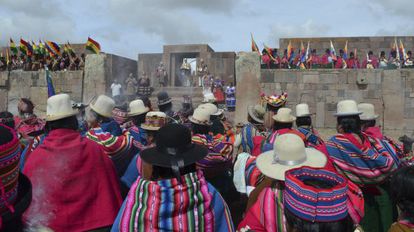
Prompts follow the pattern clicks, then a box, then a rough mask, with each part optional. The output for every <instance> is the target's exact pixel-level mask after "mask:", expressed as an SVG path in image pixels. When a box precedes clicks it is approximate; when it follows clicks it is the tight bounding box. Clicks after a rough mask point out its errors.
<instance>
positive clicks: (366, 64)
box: [362, 51, 379, 69]
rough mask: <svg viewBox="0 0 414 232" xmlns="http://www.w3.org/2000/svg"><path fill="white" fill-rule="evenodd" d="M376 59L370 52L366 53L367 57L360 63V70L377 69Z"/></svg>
mask: <svg viewBox="0 0 414 232" xmlns="http://www.w3.org/2000/svg"><path fill="white" fill-rule="evenodd" d="M378 65H379V63H378V58H377V57H376V56H375V55H374V53H373V52H372V51H369V52H368V57H367V58H366V59H365V60H364V61H363V62H362V68H367V69H376V68H378Z"/></svg>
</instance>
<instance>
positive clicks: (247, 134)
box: [241, 123, 260, 154]
mask: <svg viewBox="0 0 414 232" xmlns="http://www.w3.org/2000/svg"><path fill="white" fill-rule="evenodd" d="M258 135H260V133H259V130H257V129H256V127H255V126H254V125H253V124H251V123H247V124H246V125H245V126H244V127H243V129H242V131H241V146H242V149H243V152H247V153H250V154H251V152H252V151H253V144H254V143H253V137H255V136H258Z"/></svg>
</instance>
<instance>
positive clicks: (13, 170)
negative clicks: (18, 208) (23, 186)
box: [0, 127, 20, 224]
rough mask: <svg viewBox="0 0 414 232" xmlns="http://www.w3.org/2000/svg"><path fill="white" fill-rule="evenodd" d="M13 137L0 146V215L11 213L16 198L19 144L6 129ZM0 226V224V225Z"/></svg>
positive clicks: (12, 132)
mask: <svg viewBox="0 0 414 232" xmlns="http://www.w3.org/2000/svg"><path fill="white" fill-rule="evenodd" d="M6 129H8V130H9V131H10V133H11V134H12V135H13V138H12V140H10V141H9V142H7V143H5V144H2V145H0V190H1V192H0V213H4V212H5V211H7V210H11V211H13V207H12V205H13V204H14V202H15V201H16V198H17V189H18V182H17V179H18V177H19V161H20V143H19V139H18V138H17V135H16V133H15V132H14V131H13V129H11V128H8V127H6ZM0 224H1V223H0Z"/></svg>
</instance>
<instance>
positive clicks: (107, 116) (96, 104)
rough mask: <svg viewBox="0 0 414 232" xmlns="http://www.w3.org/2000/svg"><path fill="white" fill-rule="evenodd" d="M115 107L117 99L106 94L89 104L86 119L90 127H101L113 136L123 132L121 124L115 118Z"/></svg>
mask: <svg viewBox="0 0 414 232" xmlns="http://www.w3.org/2000/svg"><path fill="white" fill-rule="evenodd" d="M114 107H115V101H114V100H113V99H112V98H110V97H108V96H105V95H100V96H99V97H98V98H97V99H96V100H95V101H93V102H92V103H91V104H90V105H89V108H90V110H89V112H88V113H87V115H86V116H87V117H86V121H87V122H88V126H89V128H94V127H100V128H102V130H103V131H105V132H109V133H111V134H112V135H113V136H119V135H121V134H122V129H121V127H120V126H119V124H118V123H117V122H116V121H115V120H114V119H113V117H112V116H113V114H112V110H113V109H114Z"/></svg>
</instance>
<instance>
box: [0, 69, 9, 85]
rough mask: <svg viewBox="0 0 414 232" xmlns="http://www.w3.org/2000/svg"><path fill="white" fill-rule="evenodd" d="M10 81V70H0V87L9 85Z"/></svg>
mask: <svg viewBox="0 0 414 232" xmlns="http://www.w3.org/2000/svg"><path fill="white" fill-rule="evenodd" d="M8 83H9V72H0V87H7V85H8Z"/></svg>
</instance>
